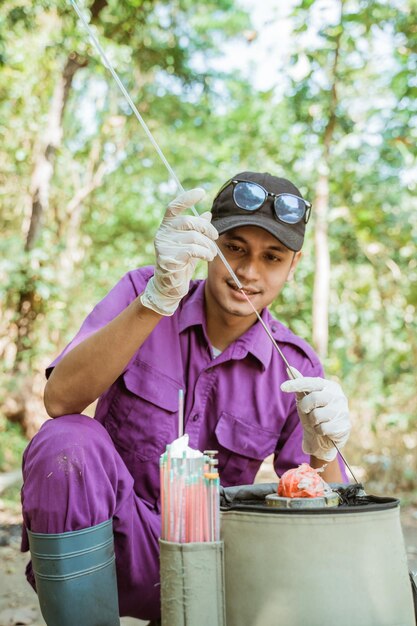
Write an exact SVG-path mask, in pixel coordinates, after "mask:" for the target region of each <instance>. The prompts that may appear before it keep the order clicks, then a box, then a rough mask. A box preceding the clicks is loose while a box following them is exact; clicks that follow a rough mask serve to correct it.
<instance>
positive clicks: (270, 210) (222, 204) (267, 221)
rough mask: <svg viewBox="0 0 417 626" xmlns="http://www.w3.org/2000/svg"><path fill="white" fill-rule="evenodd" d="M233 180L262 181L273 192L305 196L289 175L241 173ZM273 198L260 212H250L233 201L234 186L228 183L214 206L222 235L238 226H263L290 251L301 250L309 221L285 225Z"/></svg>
mask: <svg viewBox="0 0 417 626" xmlns="http://www.w3.org/2000/svg"><path fill="white" fill-rule="evenodd" d="M232 180H239V181H247V182H251V183H258V185H261V186H262V187H264V189H266V190H267V191H270V192H271V193H291V194H293V195H295V196H298V197H299V198H302V197H303V196H302V195H301V193H300V192H299V190H298V189H297V187H296V186H295V185H293V184H292V183H291V182H290V181H289V180H287V179H286V178H278V177H277V176H272V174H268V173H267V172H263V173H258V172H240V173H239V174H236V175H235V176H233V178H231V179H230V181H232ZM273 203H274V201H273V198H268V199H267V201H266V202H265V203H264V204H263V205H262V207H261V208H260V209H258V210H257V211H253V212H249V211H245V210H244V209H241V208H239V207H238V206H237V205H236V204H235V202H234V200H233V185H232V184H230V185H227V186H226V187H225V188H224V189H223V191H221V192H220V193H219V194H218V195H217V196H216V198H215V199H214V202H213V206H212V209H211V212H212V215H213V218H212V220H211V223H212V224H213V226H214V227H215V228H216V229H217V231H218V232H219V234H220V235H221V234H222V233H225V232H226V231H227V230H231V229H232V228H237V227H238V226H259V228H263V229H265V230H267V231H268V232H269V233H271V235H273V236H274V237H276V238H277V239H278V240H279V241H280V242H281V243H283V244H284V246H287V248H289V249H290V250H294V251H298V250H301V247H302V245H303V241H304V231H305V227H306V225H305V221H304V220H301V221H300V222H298V223H297V224H285V223H284V222H280V221H279V220H278V219H277V218H276V217H275V213H274V204H273Z"/></svg>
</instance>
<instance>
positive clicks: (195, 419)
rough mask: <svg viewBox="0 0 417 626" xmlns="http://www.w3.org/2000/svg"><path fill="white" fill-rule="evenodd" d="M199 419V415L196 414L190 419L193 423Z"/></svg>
mask: <svg viewBox="0 0 417 626" xmlns="http://www.w3.org/2000/svg"><path fill="white" fill-rule="evenodd" d="M199 417H200V416H199V414H198V413H196V414H195V415H193V417H192V420H193V422H196V421H197V420H198V419H199Z"/></svg>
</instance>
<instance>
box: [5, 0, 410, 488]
mask: <svg viewBox="0 0 417 626" xmlns="http://www.w3.org/2000/svg"><path fill="white" fill-rule="evenodd" d="M324 4H326V6H327V7H328V8H329V11H327V10H326V11H324V10H323V2H322V1H321V0H302V1H301V0H300V1H299V2H297V3H296V5H295V8H294V12H293V15H292V17H291V25H292V28H293V33H292V36H291V43H290V49H289V50H286V51H285V55H284V53H283V56H282V63H281V67H280V69H279V76H277V80H276V83H277V84H276V86H274V85H273V83H272V82H271V84H269V85H268V86H267V87H265V88H264V89H263V90H255V88H254V87H253V85H252V84H251V83H250V82H249V81H248V80H246V79H244V78H243V77H242V75H241V74H240V73H239V72H238V71H236V70H233V71H232V70H231V71H228V70H227V63H224V68H223V69H222V70H221V71H220V70H214V69H213V67H214V65H213V61H214V60H215V59H216V58H218V57H219V56H221V55H222V54H223V52H222V50H223V46H224V44H225V43H226V42H229V41H230V39H232V38H233V37H235V38H236V39H237V40H239V39H242V37H243V32H244V31H245V29H248V28H250V27H251V24H250V20H249V18H248V16H247V15H246V14H245V13H244V12H243V11H241V10H240V9H239V8H238V7H237V5H236V4H235V3H234V2H233V0H219V1H217V2H214V1H209V2H205V3H195V2H191V0H175V1H172V0H160V1H158V2H157V1H155V0H152V1H151V0H125V1H124V2H118V1H117V0H108V1H104V2H102V3H99V2H98V1H97V2H93V1H92V0H88V1H85V2H84V6H86V7H87V8H88V11H87V14H89V15H90V16H91V21H92V24H93V27H94V29H95V30H96V32H97V35H98V36H99V38H100V41H101V43H102V45H103V46H104V48H105V49H106V52H108V54H109V55H110V58H111V59H112V61H113V62H114V64H115V67H116V68H117V71H118V73H119V74H120V76H121V79H122V81H123V83H124V84H125V86H126V88H127V89H128V90H129V92H130V93H131V95H132V99H133V100H134V102H135V104H136V105H137V107H138V109H139V111H140V112H141V114H143V116H144V118H145V119H146V121H147V123H148V125H149V128H150V130H151V132H152V133H153V134H154V136H155V138H156V139H157V141H158V143H159V144H160V146H161V148H162V150H163V152H164V154H165V155H166V157H167V159H168V161H169V162H170V164H171V165H172V167H173V168H174V171H175V173H176V175H177V176H178V178H179V180H180V181H181V183H182V184H183V186H184V187H185V188H190V187H192V186H196V185H202V186H204V187H205V188H206V190H207V192H208V196H209V198H210V197H213V194H214V192H215V190H217V188H218V187H219V186H220V184H222V183H223V182H224V180H225V179H226V178H228V177H230V176H231V175H233V174H234V173H236V172H237V171H239V170H244V169H254V170H262V171H271V172H273V173H277V174H278V175H283V176H286V177H288V178H291V179H294V181H295V182H297V184H298V185H299V186H300V188H301V191H302V192H303V193H304V194H305V195H306V197H308V198H309V199H310V200H312V201H313V204H314V200H315V198H314V193H315V189H316V187H317V181H318V177H319V174H320V173H322V171H323V167H324V151H325V147H324V131H325V129H326V126H327V124H328V122H329V118H330V116H331V115H332V105H333V102H332V89H331V88H332V68H333V64H334V55H335V50H336V48H337V46H340V53H339V58H338V66H337V71H336V77H337V106H336V109H335V111H334V117H335V127H334V132H333V137H332V143H331V146H330V154H329V158H328V163H329V166H328V174H329V185H330V207H329V217H328V229H329V246H330V255H331V264H332V272H331V285H330V288H331V297H330V319H329V337H330V342H329V357H328V358H327V360H326V363H325V366H326V370H327V372H328V374H329V375H330V376H336V377H338V378H339V379H340V380H341V381H342V382H343V386H344V388H345V389H346V391H347V393H348V395H349V396H350V397H351V398H352V401H351V404H352V408H353V412H354V416H355V417H356V423H355V429H356V431H355V432H356V436H355V438H354V440H353V443H352V444H351V445H352V448H351V450H352V452H351V453H352V454H353V456H354V457H355V458H356V462H357V463H358V464H360V463H362V456H363V455H362V452H363V448H364V447H365V449H369V450H377V452H380V451H384V453H386V452H387V450H388V447H389V441H395V442H396V445H398V447H400V446H401V445H402V446H405V447H406V449H407V450H408V451H411V452H410V458H409V457H408V456H407V454H408V452H407V454H406V455H404V457H407V468H406V469H407V472H410V471H411V472H413V471H416V472H417V467H416V461H413V457H412V453H413V452H414V457H415V448H414V449H413V448H412V441H411V440H410V439H406V438H407V437H410V436H411V435H412V433H413V431H415V429H416V421H417V406H416V400H415V393H414V387H413V379H414V377H415V376H414V371H415V369H416V367H417V356H416V355H417V345H416V343H417V339H416V337H417V333H416V330H417V328H416V326H417V322H416V307H417V290H416V288H415V284H416V282H417V261H416V259H417V254H416V252H417V202H416V193H415V192H416V182H415V181H416V174H417V161H416V158H417V154H416V150H417V148H416V146H417V126H416V123H415V119H416V101H417V100H416V97H415V96H416V81H415V74H416V51H417V37H416V29H415V8H416V3H415V0H408V1H407V0H396V1H395V2H392V3H386V2H377V1H374V0H372V2H368V1H366V2H365V1H362V0H343V2H342V1H341V0H340V1H339V0H332V1H331V2H328V3H324ZM101 5H102V8H101V10H99V7H100V6H101ZM341 8H343V14H342V17H341V13H340V9H341ZM330 9H331V10H330ZM0 14H1V18H2V19H0V203H1V210H0V229H1V232H2V233H3V234H4V237H2V238H1V240H0V354H1V356H2V360H1V361H2V370H1V371H2V377H3V378H2V383H1V389H2V398H1V400H2V402H4V401H5V397H6V395H7V392H6V391H5V390H6V389H10V388H11V387H10V385H11V382H12V381H13V380H14V378H13V373H12V372H13V367H14V364H15V359H16V333H17V330H16V328H17V322H18V318H19V314H18V312H17V311H18V305H19V302H20V300H21V297H22V293H25V292H28V291H32V292H33V293H34V296H35V299H34V313H35V316H36V323H35V324H34V326H33V328H32V329H31V332H30V333H29V334H28V335H27V336H26V337H25V342H26V344H25V347H26V349H27V352H26V354H27V357H28V360H29V363H30V366H31V368H32V371H33V372H34V374H35V375H36V376H38V377H40V376H41V372H42V370H43V368H44V366H45V365H46V364H47V363H48V362H49V361H50V360H51V359H52V358H53V357H54V356H55V355H56V354H57V352H58V351H59V350H60V349H61V348H62V347H63V345H64V344H65V343H66V341H67V340H68V339H69V338H70V337H71V336H72V335H73V334H74V332H75V331H76V330H77V328H78V326H79V324H80V322H81V321H82V319H83V317H84V316H85V314H86V313H87V312H88V311H89V310H90V308H91V306H92V304H93V303H95V302H96V301H97V300H98V299H100V298H101V297H103V296H104V295H105V293H106V292H107V291H108V290H109V289H110V288H111V286H112V285H113V284H114V283H115V282H116V280H118V278H120V277H121V276H122V275H123V274H124V273H125V272H126V271H129V270H130V269H133V268H134V267H136V266H138V265H141V264H147V263H151V262H152V259H153V234H154V232H155V229H156V227H157V225H158V223H159V221H160V218H161V214H162V212H163V209H164V206H165V204H166V203H167V202H168V201H169V200H170V199H171V198H172V197H173V195H175V193H176V188H175V185H174V184H172V182H169V181H168V178H169V177H168V174H167V172H166V170H165V168H164V166H163V165H162V164H161V162H160V160H159V157H158V156H157V155H156V154H155V151H154V149H153V148H152V146H151V145H150V144H149V141H148V139H147V138H146V136H145V134H144V132H143V130H142V129H141V128H140V126H139V125H138V123H137V120H136V118H135V117H134V116H133V115H132V114H131V112H130V110H129V108H128V107H127V105H126V103H125V101H124V100H123V98H122V96H121V95H120V93H119V92H118V90H117V88H116V87H115V85H114V83H113V81H112V79H111V77H110V75H109V73H108V71H107V70H106V69H105V68H103V66H102V64H101V62H100V60H99V59H98V57H97V54H96V52H95V50H94V48H93V47H92V46H91V43H90V41H89V39H88V37H87V36H86V34H85V32H84V31H83V29H82V27H81V26H80V24H79V23H78V20H77V18H76V15H75V13H74V11H73V10H72V8H71V6H70V4H69V3H68V2H66V1H65V0H59V1H58V2H53V1H51V0H41V1H39V2H36V3H33V2H30V1H29V0H6V1H5V2H3V3H2V6H1V8H0ZM248 45H252V44H248ZM71 54H75V55H76V56H77V58H78V59H79V60H80V62H81V61H82V65H83V66H82V68H81V69H79V70H78V71H77V72H76V74H75V76H74V80H73V82H72V84H71V87H70V90H69V94H68V100H67V101H66V106H65V110H64V116H63V120H62V133H63V135H62V141H60V142H58V144H59V145H58V147H57V148H56V150H55V152H54V155H53V160H52V163H53V165H52V167H53V176H52V179H51V181H50V188H49V204H48V207H47V210H46V212H45V214H44V215H43V219H42V227H41V230H40V236H39V239H38V240H37V242H36V246H35V247H34V249H33V250H32V251H31V252H29V253H28V252H26V251H25V249H24V246H25V237H26V234H27V229H28V223H29V219H30V211H31V206H30V203H31V198H30V190H31V184H32V183H31V181H32V176H33V172H34V169H35V167H36V165H37V163H38V157H39V154H40V153H41V152H42V149H43V148H44V144H45V135H46V132H47V129H48V115H49V113H50V109H51V98H52V96H53V94H54V89H55V87H56V85H57V84H58V82H59V80H60V78H61V76H62V71H63V68H64V66H65V63H66V61H67V60H68V58H69V55H71ZM280 54H281V52H280ZM270 61H271V68H272V67H273V64H274V63H275V62H276V61H277V59H276V58H275V57H274V55H273V54H272V53H271V59H270ZM271 71H272V70H271ZM326 167H327V166H326ZM89 186H90V187H89ZM80 191H84V192H85V195H83V196H79V194H80ZM77 198H78V200H77ZM201 208H203V207H201ZM204 208H209V201H207V202H206V204H205V207H204ZM315 225H316V222H315V214H314V208H313V217H312V220H311V222H310V223H309V224H308V227H307V239H306V244H305V249H304V258H303V259H302V262H301V264H300V265H299V267H298V269H297V273H296V279H295V281H293V282H292V283H289V284H288V285H287V286H286V287H285V289H284V292H283V294H282V297H281V298H280V299H279V300H278V301H277V302H276V303H274V306H273V307H272V308H273V311H274V312H275V314H277V315H278V316H279V317H280V318H281V319H282V320H283V321H284V322H285V323H287V324H288V325H289V326H290V327H291V328H292V329H293V330H294V331H295V332H297V333H298V334H300V335H301V336H303V337H304V338H306V339H307V340H308V341H311V338H312V313H311V309H312V298H313V285H314V229H315ZM203 271H204V270H203V269H202V268H200V272H201V273H203ZM11 428H12V430H11V431H10V433H9V434H7V435H6V437H12V434H11V433H14V434H13V436H15V434H16V431H15V427H14V426H11ZM7 432H8V431H7ZM5 433H6V430H5V431H4V432H2V433H1V436H2V441H6V440H4V438H3V435H4V434H5ZM355 441H357V442H358V443H357V445H356V447H355ZM8 445H9V444H8V443H7V441H6V446H3V445H2V446H0V448H1V449H3V448H7V447H8ZM416 445H417V444H416ZM13 446H17V447H18V444H17V441H16V443H14V444H13ZM13 446H12V447H13ZM407 446H411V447H408V448H407ZM388 453H389V450H388ZM399 456H400V457H401V455H399ZM13 458H14V457H13ZM410 459H411V460H410ZM0 463H3V461H1V460H0ZM397 470H398V471H397ZM407 472H406V470H405V468H402V467H400V466H399V467H398V468H397V469H396V476H397V477H398V481H399V482H401V481H403V483H404V484H408V485H410V482H412V480H411V481H410V480H409V479H408V478H407V477H406V475H405V474H406V473H407ZM407 481H408V483H407Z"/></svg>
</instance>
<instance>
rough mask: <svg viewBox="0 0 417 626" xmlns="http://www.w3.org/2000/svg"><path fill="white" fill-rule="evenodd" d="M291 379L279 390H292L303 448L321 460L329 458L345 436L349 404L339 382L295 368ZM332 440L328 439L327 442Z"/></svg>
mask: <svg viewBox="0 0 417 626" xmlns="http://www.w3.org/2000/svg"><path fill="white" fill-rule="evenodd" d="M291 370H292V372H293V374H294V376H296V379H295V380H286V381H285V382H284V383H282V385H281V389H282V391H285V392H287V393H295V395H296V398H297V411H298V415H299V417H300V420H301V424H302V425H303V430H304V433H303V451H304V452H305V453H306V454H312V455H313V456H315V457H316V458H318V459H321V460H323V461H333V459H334V458H336V455H337V450H336V448H335V447H334V445H333V443H332V441H334V443H335V444H336V445H337V446H338V448H339V449H340V448H343V446H344V445H345V443H346V442H347V440H348V439H349V434H350V429H351V423H350V419H349V407H348V401H347V398H346V396H345V394H344V393H343V391H342V388H341V387H340V385H339V384H338V383H336V382H334V381H332V380H326V379H324V378H319V377H316V378H308V377H304V376H303V375H302V374H300V372H299V371H298V370H296V369H295V367H291ZM331 440H332V441H331Z"/></svg>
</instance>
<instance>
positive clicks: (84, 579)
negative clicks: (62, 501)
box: [28, 520, 120, 626]
mask: <svg viewBox="0 0 417 626" xmlns="http://www.w3.org/2000/svg"><path fill="white" fill-rule="evenodd" d="M28 536H29V545H30V552H31V555H32V567H33V572H34V574H35V580H36V589H37V592H38V598H39V604H40V607H41V611H42V615H43V617H44V619H45V622H46V623H47V625H48V626H119V624H120V620H119V605H118V599H117V581H116V566H115V556H114V545H113V525H112V520H108V521H106V522H103V523H102V524H98V525H97V526H91V527H90V528H85V529H83V530H77V531H74V532H68V533H59V534H43V533H32V532H30V531H28Z"/></svg>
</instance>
